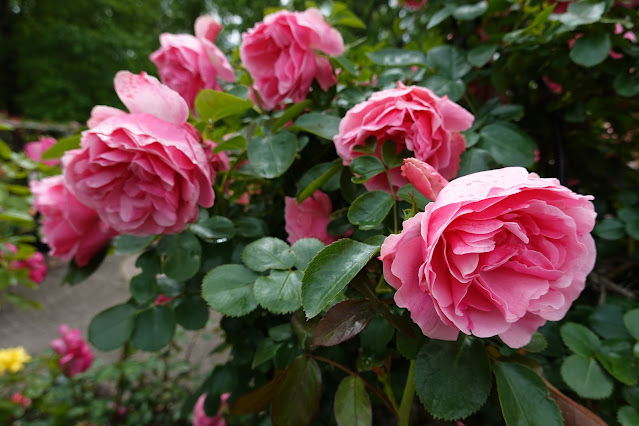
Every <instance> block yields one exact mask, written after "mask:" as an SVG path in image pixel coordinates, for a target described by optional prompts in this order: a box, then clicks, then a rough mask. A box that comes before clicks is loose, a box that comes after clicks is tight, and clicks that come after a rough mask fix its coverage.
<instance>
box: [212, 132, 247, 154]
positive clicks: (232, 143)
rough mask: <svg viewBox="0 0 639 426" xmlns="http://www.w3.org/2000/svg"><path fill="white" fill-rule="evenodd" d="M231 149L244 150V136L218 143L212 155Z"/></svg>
mask: <svg viewBox="0 0 639 426" xmlns="http://www.w3.org/2000/svg"><path fill="white" fill-rule="evenodd" d="M232 149H239V150H243V149H246V138H245V137H244V136H234V137H232V138H231V139H229V140H226V141H224V142H221V143H219V144H218V145H217V146H216V147H215V148H213V153H214V154H217V153H220V152H222V151H229V150H232Z"/></svg>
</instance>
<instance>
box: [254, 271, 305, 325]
mask: <svg viewBox="0 0 639 426" xmlns="http://www.w3.org/2000/svg"><path fill="white" fill-rule="evenodd" d="M302 275H303V274H302V271H275V270H274V271H271V273H270V275H269V276H267V277H259V278H258V279H257V280H256V281H255V286H254V287H253V294H255V299H256V300H257V302H258V303H259V304H260V305H262V306H263V307H264V308H266V309H268V310H269V311H271V312H273V313H276V314H287V313H289V312H293V311H296V310H297V309H299V307H300V306H302V294H301V289H302Z"/></svg>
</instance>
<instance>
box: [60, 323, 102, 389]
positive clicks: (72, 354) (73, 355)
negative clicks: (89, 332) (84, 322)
mask: <svg viewBox="0 0 639 426" xmlns="http://www.w3.org/2000/svg"><path fill="white" fill-rule="evenodd" d="M58 333H59V334H60V338H59V339H54V340H52V341H51V347H52V348H53V350H54V351H56V352H57V353H58V355H61V356H62V358H60V361H59V365H60V368H62V371H63V372H64V374H65V375H67V376H69V377H71V376H75V375H76V374H79V373H82V372H83V371H86V370H87V369H88V368H89V367H91V364H92V363H93V353H91V349H89V345H87V343H86V342H85V341H84V339H83V338H82V335H81V334H80V329H79V328H74V329H70V328H69V326H68V325H66V324H62V325H61V326H60V327H59V328H58Z"/></svg>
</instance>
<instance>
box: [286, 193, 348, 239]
mask: <svg viewBox="0 0 639 426" xmlns="http://www.w3.org/2000/svg"><path fill="white" fill-rule="evenodd" d="M284 203H285V206H284V219H285V221H286V224H285V229H286V233H287V234H288V238H287V241H288V242H289V243H290V244H293V243H295V241H297V240H299V239H301V238H317V239H318V240H320V241H322V242H323V243H324V244H330V243H332V242H335V241H337V240H339V239H340V238H341V237H336V236H334V235H330V234H329V233H328V231H327V229H326V227H327V226H328V224H329V222H330V221H331V218H330V216H331V213H333V204H332V203H331V199H330V198H329V196H328V195H326V194H325V193H323V192H322V191H320V190H317V191H315V193H314V194H313V195H312V196H310V197H308V198H307V199H305V200H304V201H302V202H301V203H299V204H298V203H297V199H295V197H285V199H284Z"/></svg>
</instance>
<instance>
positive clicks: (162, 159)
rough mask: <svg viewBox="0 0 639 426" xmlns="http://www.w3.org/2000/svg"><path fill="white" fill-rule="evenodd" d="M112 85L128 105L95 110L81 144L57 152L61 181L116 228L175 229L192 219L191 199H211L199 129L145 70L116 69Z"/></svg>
mask: <svg viewBox="0 0 639 426" xmlns="http://www.w3.org/2000/svg"><path fill="white" fill-rule="evenodd" d="M115 90H116V92H117V93H118V96H119V97H120V99H121V100H122V102H123V103H124V104H125V105H126V106H127V107H128V109H129V111H130V113H128V114H126V113H124V114H123V113H122V111H118V110H115V111H118V112H117V113H114V114H112V115H111V116H108V114H107V115H106V116H105V115H104V111H105V110H104V108H101V109H100V110H99V111H100V119H99V120H98V121H97V124H96V125H95V126H93V127H91V128H89V129H88V130H86V131H84V132H83V133H82V139H81V142H80V149H76V150H72V151H67V152H66V153H65V155H64V157H63V159H62V162H63V166H64V167H63V169H64V178H65V182H66V184H67V187H68V188H69V190H70V191H71V192H73V194H74V195H75V196H76V197H77V199H78V200H79V201H80V202H81V203H83V204H85V205H86V206H87V207H89V208H92V209H95V210H96V211H97V212H98V215H99V216H100V218H101V219H102V220H103V221H104V222H105V223H106V224H108V225H109V226H111V227H112V228H113V229H115V230H116V231H118V232H120V233H123V234H131V235H138V236H143V235H154V234H170V233H177V232H181V231H183V230H184V229H185V228H186V224H187V223H190V222H193V221H195V220H196V219H197V215H198V205H200V206H203V207H211V206H212V205H213V201H214V199H215V193H214V192H213V188H212V182H213V180H214V179H215V172H214V171H213V170H212V169H211V166H210V164H209V160H208V158H207V155H206V153H205V152H204V148H203V147H202V143H201V142H202V141H201V135H200V134H199V133H198V132H197V130H195V128H194V127H193V126H191V125H189V124H188V123H186V119H187V118H188V115H189V109H188V106H187V105H186V102H185V101H184V99H183V98H182V97H181V96H180V95H178V94H177V93H176V92H174V91H173V90H171V89H169V88H168V87H166V86H164V85H162V84H160V82H159V81H158V80H157V79H156V78H154V77H151V76H148V75H147V74H146V73H142V74H140V75H135V74H131V73H130V72H128V71H120V72H119V73H118V74H117V75H116V77H115ZM97 108H98V107H96V108H94V111H95V110H96V109H97ZM93 118H95V117H94V116H93V114H92V119H93ZM94 122H95V121H94Z"/></svg>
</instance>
